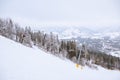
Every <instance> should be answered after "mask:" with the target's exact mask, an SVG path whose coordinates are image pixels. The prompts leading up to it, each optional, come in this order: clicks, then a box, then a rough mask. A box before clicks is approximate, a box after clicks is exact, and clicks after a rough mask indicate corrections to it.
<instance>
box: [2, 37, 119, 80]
mask: <svg viewBox="0 0 120 80" xmlns="http://www.w3.org/2000/svg"><path fill="white" fill-rule="evenodd" d="M91 73H92V74H91ZM119 74H120V72H119V71H114V70H106V69H103V68H101V67H98V70H92V69H91V68H88V67H83V69H82V70H81V69H80V68H78V69H77V68H76V67H75V64H73V63H71V62H70V61H68V60H61V59H59V58H57V57H55V56H53V55H50V54H48V53H46V52H44V51H42V50H40V49H38V48H36V47H34V48H29V47H25V46H23V45H21V44H19V43H17V42H14V41H12V40H9V39H7V38H4V37H2V36H0V80H40V79H42V80H80V79H81V80H97V79H102V80H108V79H109V80H119V79H120V76H119Z"/></svg>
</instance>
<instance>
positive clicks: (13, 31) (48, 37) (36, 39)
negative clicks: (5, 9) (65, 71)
mask: <svg viewBox="0 0 120 80" xmlns="http://www.w3.org/2000/svg"><path fill="white" fill-rule="evenodd" d="M0 35H2V36H4V37H7V38H9V39H12V40H14V41H16V42H19V43H21V44H23V45H25V46H28V47H33V46H37V47H38V48H41V49H44V50H45V51H47V52H50V53H51V54H53V55H55V56H59V57H61V58H67V59H69V60H71V61H73V62H74V63H77V64H80V65H82V66H85V65H87V66H89V67H91V68H96V66H95V64H96V65H100V66H102V67H104V68H107V69H111V70H115V69H117V70H120V58H119V57H115V56H112V55H108V54H105V53H103V52H100V51H95V50H92V49H88V48H87V45H86V44H81V45H79V43H77V41H75V40H61V39H59V38H58V35H55V34H53V33H52V32H51V33H49V34H48V33H45V32H44V31H39V30H38V31H33V30H32V29H31V28H30V27H25V28H22V27H20V26H19V25H18V24H16V23H14V22H13V21H12V20H11V19H6V20H5V19H0Z"/></svg>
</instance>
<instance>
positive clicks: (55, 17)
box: [0, 0, 120, 26]
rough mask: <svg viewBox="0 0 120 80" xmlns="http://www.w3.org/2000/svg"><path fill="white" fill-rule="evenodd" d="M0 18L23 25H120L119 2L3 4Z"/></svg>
mask: <svg viewBox="0 0 120 80" xmlns="http://www.w3.org/2000/svg"><path fill="white" fill-rule="evenodd" d="M0 17H2V18H6V17H10V18H12V19H14V20H16V21H21V22H23V23H34V24H35V23H36V24H38V23H39V24H40V23H41V24H66V25H68V24H69V25H82V26H86V25H87V26H89V25H90V26H96V25H99V26H105V25H107V26H109V25H119V24H120V0H0Z"/></svg>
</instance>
